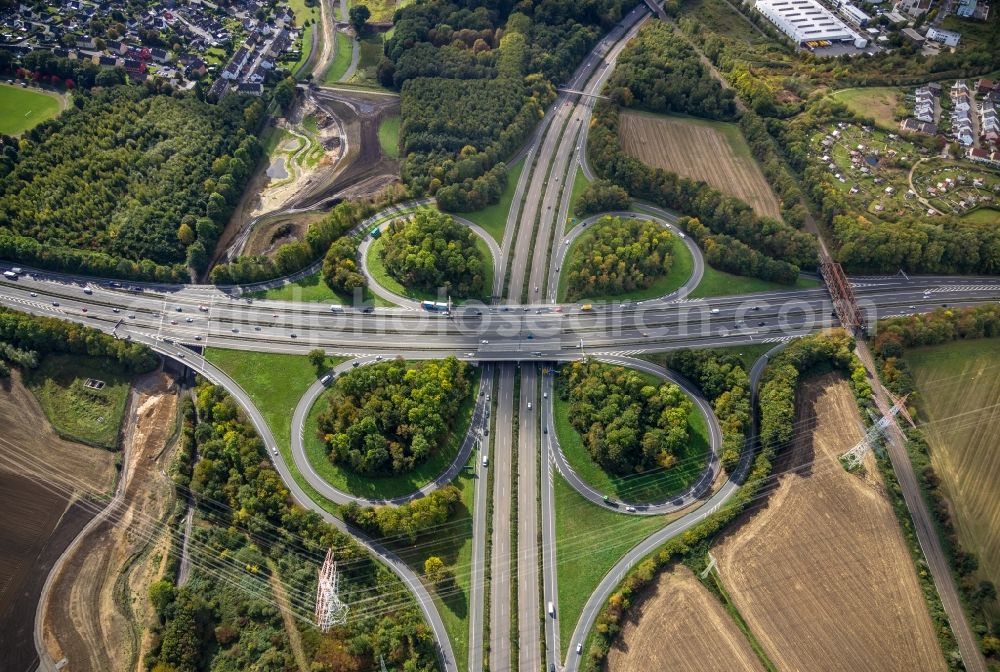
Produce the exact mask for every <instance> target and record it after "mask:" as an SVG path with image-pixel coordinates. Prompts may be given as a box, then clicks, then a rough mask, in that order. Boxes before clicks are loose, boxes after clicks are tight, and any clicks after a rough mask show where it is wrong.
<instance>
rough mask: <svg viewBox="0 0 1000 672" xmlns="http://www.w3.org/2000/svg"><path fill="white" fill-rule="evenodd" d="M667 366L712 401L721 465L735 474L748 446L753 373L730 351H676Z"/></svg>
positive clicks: (668, 359)
mask: <svg viewBox="0 0 1000 672" xmlns="http://www.w3.org/2000/svg"><path fill="white" fill-rule="evenodd" d="M664 364H665V366H666V367H667V368H668V369H670V370H672V371H676V372H677V373H679V374H681V375H682V376H684V377H685V378H687V379H688V380H690V381H691V382H692V383H694V384H695V385H697V386H698V389H699V390H701V393H702V394H703V395H704V396H705V398H706V399H708V400H709V401H710V402H712V410H713V411H715V417H716V418H718V419H719V426H720V427H721V429H722V466H723V468H724V469H725V470H726V471H728V472H730V473H732V471H733V469H735V468H736V465H737V464H738V463H739V460H740V457H741V456H742V455H743V450H744V449H745V448H746V435H747V432H748V431H749V430H750V418H751V409H750V376H749V375H748V374H747V372H746V369H745V368H744V366H743V363H742V362H741V361H740V358H739V357H738V356H737V355H736V353H735V352H732V351H730V350H719V351H714V350H674V351H671V352H670V353H668V354H667V356H666V360H665V362H664Z"/></svg>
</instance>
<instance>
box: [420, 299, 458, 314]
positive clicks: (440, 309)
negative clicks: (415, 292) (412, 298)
mask: <svg viewBox="0 0 1000 672" xmlns="http://www.w3.org/2000/svg"><path fill="white" fill-rule="evenodd" d="M420 307H421V308H423V309H424V310H426V311H429V312H432V313H447V312H449V311H450V309H451V307H450V305H449V304H447V303H442V302H441V301H421V302H420Z"/></svg>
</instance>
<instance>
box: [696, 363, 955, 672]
mask: <svg viewBox="0 0 1000 672" xmlns="http://www.w3.org/2000/svg"><path fill="white" fill-rule="evenodd" d="M795 423H796V427H797V428H799V430H798V431H797V432H796V433H795V438H794V440H793V443H792V446H791V449H790V450H788V451H786V452H785V453H783V454H782V455H781V456H780V457H779V458H778V459H777V460H776V462H775V471H776V473H777V474H779V476H778V482H777V485H776V487H775V488H774V490H773V491H772V492H771V494H770V496H769V497H768V498H767V500H766V502H765V503H764V504H763V505H762V506H760V507H757V508H756V510H754V511H752V512H751V513H749V514H747V515H746V516H744V517H742V518H741V520H740V522H739V523H738V524H737V525H736V526H735V527H734V528H733V529H732V531H730V532H727V533H726V535H725V537H724V538H723V539H722V540H721V542H720V543H719V544H718V545H717V547H716V548H715V549H713V551H712V553H713V555H714V556H715V558H716V560H717V561H718V568H719V576H720V577H721V580H722V583H723V585H725V587H726V589H727V591H728V592H729V594H730V597H731V598H732V600H733V603H734V604H735V605H736V607H737V608H738V609H739V611H740V613H741V614H742V615H743V617H744V619H745V620H746V621H747V623H748V624H749V626H750V630H751V632H753V633H754V635H755V636H756V638H757V639H758V641H759V642H760V643H761V645H762V647H763V648H764V651H765V652H766V653H767V655H768V656H769V657H770V659H771V661H772V662H773V663H774V664H775V666H776V667H777V668H778V669H779V670H823V672H856V671H857V670H866V671H868V672H873V671H876V670H884V671H885V672H897V671H898V670H920V671H921V672H932V671H933V670H945V669H946V667H945V661H944V657H943V656H942V654H941V650H940V648H939V646H938V642H937V637H936V636H935V632H934V627H933V625H932V623H931V620H930V617H929V616H928V614H927V606H926V604H925V602H924V598H923V593H922V591H921V588H920V584H919V583H918V582H917V575H916V572H915V570H914V566H913V560H912V559H911V557H910V553H909V551H908V549H907V547H906V545H905V542H904V540H903V536H902V533H901V532H900V530H899V524H898V523H897V521H896V516H895V514H894V513H893V510H892V507H891V505H890V503H889V500H888V499H887V496H886V494H885V492H884V485H883V483H882V480H881V477H880V476H879V475H878V472H877V471H876V470H875V467H874V465H873V464H872V456H871V455H868V456H867V458H866V462H867V464H866V465H865V475H863V476H858V475H853V474H850V473H848V472H847V471H845V470H844V468H843V467H842V466H841V465H840V462H839V460H838V457H839V455H841V454H842V453H843V452H845V451H846V450H848V449H850V447H851V446H852V445H854V444H855V443H857V442H858V441H859V440H860V439H861V437H862V436H863V435H862V432H861V422H860V419H859V416H858V411H857V406H856V405H855V402H854V397H853V396H852V394H851V390H850V388H849V387H848V384H847V382H846V381H845V380H844V379H843V378H841V377H840V376H838V375H836V374H832V373H831V374H825V375H822V376H817V377H814V378H811V379H808V380H806V381H805V382H804V383H802V384H801V385H800V386H799V390H798V393H797V395H796V417H795Z"/></svg>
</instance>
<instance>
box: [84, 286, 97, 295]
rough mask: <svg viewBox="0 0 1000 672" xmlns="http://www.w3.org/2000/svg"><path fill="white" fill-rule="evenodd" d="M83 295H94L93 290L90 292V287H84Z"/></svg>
mask: <svg viewBox="0 0 1000 672" xmlns="http://www.w3.org/2000/svg"><path fill="white" fill-rule="evenodd" d="M83 293H84V294H87V295H90V294H93V293H94V290H92V289H91V288H90V287H84V288H83Z"/></svg>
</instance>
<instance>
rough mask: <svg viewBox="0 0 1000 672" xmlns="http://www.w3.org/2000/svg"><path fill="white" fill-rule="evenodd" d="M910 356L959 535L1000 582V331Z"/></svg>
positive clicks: (986, 575) (982, 570) (984, 572)
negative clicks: (999, 485) (996, 335)
mask: <svg viewBox="0 0 1000 672" xmlns="http://www.w3.org/2000/svg"><path fill="white" fill-rule="evenodd" d="M906 361H907V362H909V364H910V368H911V370H912V371H913V377H914V380H915V382H916V383H917V390H919V392H920V404H919V408H920V411H921V412H922V413H923V414H924V417H922V418H921V419H920V422H921V423H922V424H923V427H924V432H925V435H926V437H927V443H928V445H929V446H930V455H931V464H932V465H933V467H934V473H936V474H937V475H938V477H939V478H940V479H941V483H942V485H943V489H944V491H945V493H946V494H947V496H948V499H949V500H950V502H951V504H952V512H953V514H954V519H955V529H956V531H957V533H958V538H959V541H960V542H961V543H962V546H963V547H964V548H965V549H967V550H969V551H971V552H972V553H975V554H976V557H978V558H979V570H978V571H977V574H978V575H979V577H980V578H981V579H988V580H990V581H993V583H994V584H996V585H1000V492H998V490H997V483H1000V450H998V449H997V436H998V435H1000V376H997V371H998V370H1000V339H996V338H992V339H990V338H984V339H978V340H974V341H955V342H954V343H948V344H947V345H940V346H935V347H931V348H918V349H914V350H910V351H908V352H907V353H906ZM924 423H925V424H924Z"/></svg>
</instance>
